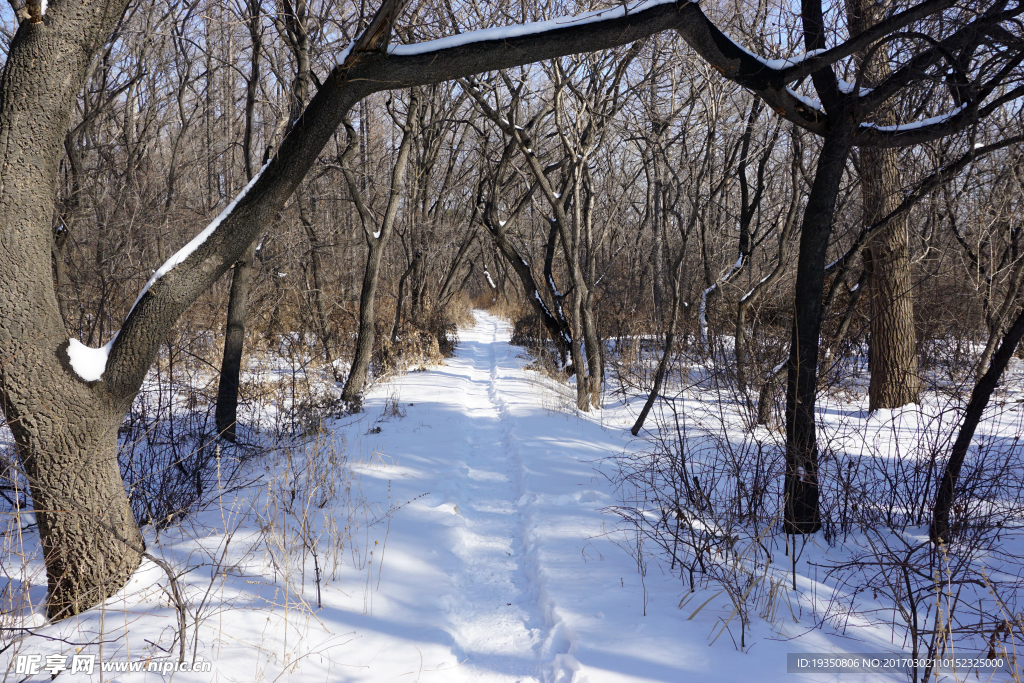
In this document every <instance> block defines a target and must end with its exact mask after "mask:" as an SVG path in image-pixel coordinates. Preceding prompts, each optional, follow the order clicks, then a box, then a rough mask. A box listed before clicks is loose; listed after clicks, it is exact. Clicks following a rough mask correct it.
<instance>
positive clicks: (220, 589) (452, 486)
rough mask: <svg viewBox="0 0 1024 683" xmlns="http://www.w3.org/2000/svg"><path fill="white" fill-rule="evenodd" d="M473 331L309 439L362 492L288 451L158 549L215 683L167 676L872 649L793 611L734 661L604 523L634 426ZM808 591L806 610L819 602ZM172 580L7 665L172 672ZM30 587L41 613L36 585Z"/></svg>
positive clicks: (364, 682)
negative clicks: (55, 659) (73, 659)
mask: <svg viewBox="0 0 1024 683" xmlns="http://www.w3.org/2000/svg"><path fill="white" fill-rule="evenodd" d="M476 317H477V324H476V325H475V327H474V328H473V329H470V330H462V331H460V333H459V334H460V343H459V347H458V353H457V356H456V357H455V358H452V359H450V360H449V361H448V362H447V363H446V364H445V365H443V366H437V367H433V368H430V369H426V370H423V371H420V372H410V373H408V374H407V375H405V376H403V377H399V378H397V379H395V380H394V381H392V382H390V383H382V384H381V385H378V386H377V387H376V388H375V389H374V391H373V392H371V393H370V395H369V396H368V398H367V400H366V403H365V408H366V409H365V412H364V413H363V414H361V415H360V416H359V417H358V418H356V419H352V418H346V419H345V420H343V421H341V422H339V423H336V424H335V425H333V427H332V429H331V430H330V431H329V432H328V433H327V434H326V435H322V438H321V439H320V440H318V441H317V444H318V445H317V446H316V448H319V449H320V451H319V452H321V453H324V452H326V453H344V456H345V457H346V458H347V460H348V463H349V465H350V466H351V467H352V468H353V469H354V470H355V472H356V475H357V477H356V478H355V479H345V481H341V477H343V476H344V473H343V471H340V470H338V471H335V470H333V469H331V468H330V467H325V466H324V465H323V464H322V462H321V465H319V466H317V467H316V468H315V470H313V469H308V470H306V471H305V472H309V474H306V473H304V472H299V471H298V470H297V469H291V468H292V467H293V465H292V464H291V463H292V460H291V456H287V462H283V461H282V460H281V457H280V456H277V457H275V459H273V460H272V461H268V462H265V463H254V465H253V466H254V467H255V471H254V473H253V476H257V475H259V476H261V477H262V479H261V480H260V481H261V482H262V483H260V484H259V485H258V486H257V487H256V489H255V491H242V492H240V493H238V494H233V495H236V496H237V497H235V498H233V499H229V498H227V497H225V499H224V500H223V501H222V502H221V504H220V505H219V506H217V507H216V509H213V510H207V511H206V512H203V513H200V514H199V515H197V516H196V517H195V518H194V519H190V520H187V521H186V523H184V524H182V525H181V526H179V527H172V528H171V529H168V530H167V531H165V532H163V534H162V535H161V537H160V539H159V542H158V543H157V542H156V541H154V542H153V544H152V545H151V548H153V552H156V553H159V554H160V555H162V556H163V558H164V560H165V561H166V562H167V563H168V564H169V565H170V566H172V567H175V568H176V569H178V570H179V571H180V572H181V574H180V578H179V582H180V583H182V584H184V585H183V591H184V592H185V593H186V594H187V595H188V596H189V606H188V610H187V615H186V622H187V630H186V632H187V635H188V638H187V650H188V655H189V657H190V658H191V657H192V656H194V657H195V658H196V659H197V660H198V661H203V660H206V661H210V662H212V663H213V665H214V674H213V675H212V676H211V674H209V673H186V672H177V673H175V674H174V680H176V681H178V682H179V683H180V682H182V681H196V682H199V681H202V682H204V683H208V682H209V681H245V682H247V683H251V682H252V681H278V680H294V681H314V680H315V681H332V683H333V682H334V681H345V682H349V681H351V682H353V683H355V682H359V683H383V682H385V681H417V682H419V681H424V682H427V681H437V682H438V683H491V682H494V683H514V682H519V683H624V682H627V681H628V682H631V683H650V682H659V683H677V682H679V681H685V680H711V679H714V680H715V681H716V683H717V682H719V681H720V682H722V683H724V682H726V681H744V682H746V681H750V680H752V679H759V680H765V681H767V680H779V681H782V680H786V681H794V682H795V681H811V680H813V681H831V680H836V678H835V676H829V675H827V674H816V675H815V674H811V675H806V674H805V675H801V674H787V673H786V654H787V653H788V652H797V651H800V652H834V651H837V650H838V651H842V648H843V647H844V645H845V647H850V648H852V651H879V650H882V649H883V648H882V646H881V645H882V642H879V643H875V644H874V645H868V644H867V643H850V642H845V641H844V642H841V641H839V639H838V638H837V637H836V636H834V635H828V634H826V633H824V632H822V631H820V630H816V629H815V628H814V626H813V620H811V619H810V618H809V615H808V616H805V613H804V612H797V613H792V612H791V613H790V614H793V619H790V618H788V617H786V616H783V617H782V618H779V619H776V624H775V628H774V629H773V628H772V627H770V626H769V625H767V624H766V623H765V622H764V621H762V620H755V622H754V623H753V624H752V625H751V627H750V629H749V630H748V632H747V635H746V637H747V641H746V642H747V645H748V647H747V651H746V652H741V651H739V648H738V647H737V644H738V642H739V641H738V637H737V636H738V634H737V633H734V631H735V630H736V624H735V622H733V623H732V626H730V627H729V628H723V625H728V624H729V620H730V613H731V612H732V610H733V605H732V603H731V602H730V600H729V598H728V597H727V596H726V595H725V594H724V593H722V592H720V591H718V589H717V588H712V589H710V590H709V589H706V588H705V589H702V590H699V591H698V593H697V594H696V595H688V594H687V591H686V586H685V585H684V584H683V582H682V581H681V580H680V577H679V573H678V571H670V570H668V568H666V567H663V566H661V565H659V564H658V563H657V562H656V561H655V560H654V558H651V557H648V559H647V564H646V570H647V571H646V575H645V576H641V573H640V572H639V571H638V568H637V563H636V560H635V559H634V558H633V556H632V555H631V554H630V552H628V548H629V547H630V546H631V545H632V548H633V549H634V550H635V538H632V537H631V536H630V535H629V534H628V533H626V532H624V531H622V530H620V529H618V528H617V518H616V517H615V516H614V515H611V514H609V513H607V512H606V509H607V508H608V507H609V506H611V505H614V504H615V503H616V502H617V497H616V493H615V490H614V487H613V486H612V485H611V484H610V483H609V481H608V478H607V477H606V476H605V473H608V472H609V471H610V470H611V467H612V466H611V465H609V464H608V463H607V462H604V459H606V458H608V457H609V456H614V455H617V454H620V453H622V452H623V449H628V448H635V447H637V446H638V444H636V443H635V442H633V441H632V440H631V438H630V437H629V434H628V431H627V429H628V427H629V425H631V424H632V420H633V416H632V414H630V412H629V410H628V408H625V407H623V406H621V405H619V404H614V405H612V404H608V405H606V406H605V409H604V411H603V412H602V413H601V414H600V415H591V416H586V417H581V416H577V415H576V414H574V413H573V411H572V410H571V408H569V409H565V408H566V405H567V404H571V401H572V396H571V390H570V388H569V387H566V386H564V385H556V384H555V383H553V382H552V381H551V380H547V379H544V378H542V377H541V376H539V375H538V374H537V373H534V372H532V371H529V370H524V369H523V367H522V366H523V365H525V364H526V363H527V362H528V360H526V359H524V358H523V357H521V355H520V353H521V351H520V349H518V348H515V347H511V346H510V345H509V344H508V338H509V334H510V329H509V326H508V325H507V324H506V323H505V322H503V321H502V320H500V319H498V318H496V317H494V316H491V315H489V314H487V313H483V312H479V311H478V312H476ZM640 445H642V444H640ZM295 462H296V463H302V462H305V463H308V462H309V456H308V455H307V456H304V459H303V458H298V459H296V461H295ZM296 467H297V465H296ZM303 467H308V465H303ZM310 477H312V479H311V478H310ZM260 487H262V491H263V493H262V494H261V493H260ZM275 487H276V489H275ZM337 487H349V488H350V489H351V490H352V491H353V493H354V495H353V497H352V498H351V499H350V500H352V501H361V502H360V503H359V504H357V505H355V507H352V505H351V504H350V503H349V504H346V505H348V507H346V505H340V506H338V507H337V508H335V507H334V506H335V503H331V504H330V505H328V504H327V502H328V501H329V500H335V499H333V498H331V495H334V494H330V495H326V496H325V493H324V492H325V491H327V490H334V489H335V488H337ZM272 489H273V490H278V491H279V492H280V493H279V494H277V497H276V498H275V497H274V496H273V495H271V493H270V492H271V490H272ZM297 492H298V493H297ZM351 529H355V531H356V534H357V535H358V537H357V538H356V539H355V541H354V542H352V541H351V540H348V541H346V542H345V545H344V556H343V557H342V556H340V555H339V554H338V548H339V546H338V543H337V541H336V540H332V539H337V538H348V536H347V534H348V530H351ZM225 530H226V531H225ZM343 530H345V531H344V532H343ZM332 553H333V554H332ZM318 572H322V573H319V574H318ZM317 576H319V577H320V580H319V581H318V580H317V578H316V577H317ZM801 580H802V582H803V583H804V584H806V585H807V586H808V587H809V589H808V590H807V592H806V593H805V594H810V591H812V590H816V587H817V585H818V584H814V582H812V581H810V579H806V580H804V579H803V578H802V579H801ZM166 583H167V582H166V579H165V576H164V574H163V572H162V571H161V570H160V569H158V568H157V567H156V566H155V565H153V564H152V563H148V564H146V565H144V566H143V568H142V569H140V571H139V572H137V574H136V576H135V577H134V578H133V580H132V582H131V584H130V585H129V587H128V590H127V591H126V594H127V598H124V597H117V598H114V599H111V600H110V601H108V603H107V605H106V606H105V608H104V610H92V611H90V612H89V613H87V614H86V615H83V616H81V617H79V618H77V619H69V620H66V621H64V622H61V623H60V624H58V625H56V626H53V627H47V628H46V629H44V630H43V631H42V632H41V633H40V636H41V637H40V638H33V640H32V642H29V643H27V644H25V646H24V647H25V649H23V650H22V651H25V652H28V651H30V650H31V651H39V652H42V653H43V654H50V653H51V652H61V653H64V654H68V655H69V656H70V654H71V653H72V652H73V650H72V648H74V647H80V646H79V645H78V644H79V643H96V642H100V641H102V642H103V643H105V645H104V646H102V647H101V648H100V649H99V650H98V652H99V654H100V657H101V659H102V660H103V661H109V660H115V659H118V658H121V659H123V660H126V661H127V660H134V661H139V660H140V659H147V658H156V659H161V660H163V659H166V658H168V657H172V656H174V655H175V653H176V652H177V647H178V642H179V641H178V638H177V634H178V629H177V628H176V625H177V623H178V622H177V616H176V613H175V610H174V609H173V607H172V605H171V602H170V600H169V598H168V596H169V595H170V593H169V591H168V590H167V588H166ZM822 588H823V589H824V586H822ZM33 591H35V593H34V595H37V597H39V598H40V602H41V598H42V596H44V595H45V587H44V586H39V587H37V588H33ZM716 591H718V592H716ZM318 599H319V602H320V604H319V605H318V604H317V603H318ZM682 599H685V600H687V601H688V602H687V603H686V607H685V609H680V601H681V600H682ZM119 601H120V602H119ZM793 604H799V599H797V598H794V600H793ZM697 605H702V607H701V608H700V609H696V606H697ZM698 613H699V614H698ZM38 618H40V619H41V617H38ZM794 636H799V637H800V641H799V644H797V643H795V642H790V641H789V638H791V637H794ZM55 637H59V638H63V640H55V639H54V638H55ZM751 644H753V645H751ZM709 646H710V647H709ZM89 647H90V648H94V647H95V646H94V645H90V646H89ZM104 648H105V649H104ZM76 651H77V650H76ZM88 651H92V650H88ZM4 666H6V662H4V661H3V659H2V657H0V670H2V668H3V667H4ZM76 676H78V677H77V678H69V680H72V679H73V680H83V679H84V677H83V676H80V675H77V674H76ZM898 678H900V677H893V678H888V679H887V678H885V677H881V676H878V677H864V678H863V680H865V681H868V680H871V681H879V680H897V679H898ZM91 679H92V680H117V681H161V680H166V679H164V678H163V677H162V676H160V675H159V674H153V673H134V674H127V673H123V674H118V675H117V676H116V677H113V678H112V677H111V676H110V675H109V674H108V675H107V677H106V678H105V679H103V677H102V676H101V675H99V674H98V672H97V675H95V676H93V677H92V678H91ZM0 680H4V679H0ZM18 680H21V679H20V678H19V679H18ZM26 680H32V681H36V680H39V681H43V680H49V677H48V675H47V676H43V677H40V678H38V679H37V678H29V679H26Z"/></svg>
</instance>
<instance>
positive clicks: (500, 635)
mask: <svg viewBox="0 0 1024 683" xmlns="http://www.w3.org/2000/svg"><path fill="white" fill-rule="evenodd" d="M505 327H506V325H505V323H503V322H501V321H499V320H497V319H495V318H492V317H489V316H488V317H486V318H484V319H482V320H481V321H479V323H478V325H477V326H476V328H475V329H474V330H472V331H470V332H467V333H464V339H463V340H462V342H461V344H460V347H459V354H458V356H457V357H456V358H455V359H452V360H451V361H449V363H448V369H449V370H450V371H451V372H453V373H456V374H459V375H462V376H463V377H464V378H465V379H464V381H463V382H460V384H461V388H462V391H461V392H460V393H459V395H458V397H457V400H458V402H459V403H461V410H460V412H461V413H462V414H463V415H465V416H466V417H465V419H463V420H460V422H461V423H462V424H461V425H460V427H461V430H462V431H463V436H464V441H465V446H464V450H463V453H462V455H463V456H464V458H463V460H462V461H461V462H460V463H458V466H456V467H454V468H453V471H452V472H451V475H452V482H451V486H450V489H449V491H448V495H449V497H450V499H451V500H450V502H451V503H452V505H453V506H454V507H453V511H457V514H459V515H460V516H461V517H462V518H463V520H464V524H463V525H461V526H460V527H458V530H457V531H456V533H455V534H454V537H453V539H452V540H453V543H452V552H453V554H454V555H455V556H456V557H457V558H458V559H459V563H458V564H457V565H456V566H454V567H452V568H451V569H450V570H449V575H450V576H451V579H452V585H453V586H454V587H455V588H456V589H457V590H456V591H454V592H453V593H451V594H448V595H446V596H445V597H444V603H445V605H446V607H447V608H448V610H449V612H448V619H449V628H450V632H451V634H452V637H453V639H454V641H455V648H454V650H455V653H456V655H457V656H458V658H459V660H460V661H462V662H465V664H464V665H463V666H464V667H465V668H466V669H467V671H466V673H468V672H469V671H472V672H473V673H472V675H471V676H470V678H472V679H473V680H480V681H484V680H502V681H504V680H515V681H524V682H525V681H544V682H547V681H559V680H568V678H569V677H571V673H570V674H569V677H566V676H565V675H564V674H563V672H562V671H561V669H560V667H558V666H557V665H556V663H555V658H556V657H557V655H558V654H561V653H562V652H564V651H566V650H567V649H568V646H569V644H568V642H567V641H566V640H565V638H564V636H563V635H561V633H560V632H559V630H558V629H557V622H556V620H555V618H554V611H553V609H552V605H551V604H550V600H549V599H548V596H547V594H546V591H545V590H544V585H543V579H542V575H543V571H542V568H541V565H540V557H539V553H538V544H537V542H536V539H535V537H534V534H533V519H532V517H533V505H532V503H533V501H534V500H535V498H536V497H535V495H534V494H533V493H532V492H531V491H530V490H529V478H528V477H527V476H526V471H525V468H524V462H523V454H522V453H521V451H520V448H519V446H518V442H519V439H518V438H517V434H516V428H517V425H516V422H515V418H514V417H513V416H512V415H511V413H510V411H509V408H508V405H507V403H506V401H505V399H504V398H503V395H502V386H501V385H502V383H503V382H505V383H515V382H522V381H523V380H522V379H521V378H508V377H505V376H506V375H508V374H509V371H511V370H513V369H517V367H518V365H517V364H515V363H514V361H515V357H514V356H513V355H512V352H511V349H510V348H509V346H508V344H507V343H505V340H506V339H507V337H508V331H507V329H505ZM506 365H507V366H508V367H505V366H506ZM452 398H456V397H452ZM480 660H486V662H487V668H486V671H485V670H477V669H476V667H475V666H474V662H476V661H480Z"/></svg>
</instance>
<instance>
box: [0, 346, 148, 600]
mask: <svg viewBox="0 0 1024 683" xmlns="http://www.w3.org/2000/svg"><path fill="white" fill-rule="evenodd" d="M35 370H36V372H35V373H33V374H34V376H35V378H36V379H37V381H39V385H37V386H36V387H34V390H33V391H30V392H25V393H24V394H22V395H15V394H14V392H7V396H6V397H5V398H6V399H7V401H6V405H5V406H4V409H5V412H6V414H7V415H8V418H9V419H10V420H11V429H12V431H13V432H14V437H15V442H16V443H17V446H18V453H19V455H20V456H21V461H22V464H23V466H24V473H25V476H26V477H27V478H28V480H29V484H30V489H31V493H32V502H33V512H34V513H35V515H36V518H37V520H38V522H39V537H40V539H41V540H42V549H43V559H44V561H45V563H46V574H47V581H48V585H49V601H48V604H47V616H49V617H50V618H51V619H54V620H56V619H62V618H64V617H67V616H71V615H74V614H78V613H79V612H82V611H83V610H85V609H88V608H89V607H91V606H93V605H94V604H96V603H97V602H100V601H101V600H104V599H105V598H107V597H109V596H111V595H113V594H114V593H115V592H116V591H117V590H118V589H119V588H120V587H121V586H123V585H124V583H125V582H126V581H127V580H128V578H129V577H130V576H131V574H132V572H134V571H135V569H136V568H137V567H138V565H139V561H140V555H141V553H142V551H143V542H142V537H141V535H140V533H139V530H138V526H137V525H136V523H135V518H134V516H133V514H132V510H131V507H130V506H129V504H128V498H127V496H126V495H125V490H124V484H123V483H122V480H121V472H120V469H119V468H118V463H117V429H118V426H120V424H121V421H122V419H123V418H124V413H123V411H122V410H120V409H118V408H117V407H116V406H112V405H110V404H109V403H108V402H107V401H106V400H104V398H105V397H102V396H98V395H97V394H99V393H101V392H98V391H96V389H95V388H94V387H93V386H86V385H82V384H81V383H80V382H78V381H77V380H76V379H74V378H71V377H69V376H68V370H67V369H66V368H65V367H61V366H60V365H58V364H56V363H52V360H51V361H49V367H37V368H36V369H35ZM44 386H45V387H47V388H49V389H50V390H49V391H47V390H46V389H43V387H44ZM40 403H42V404H45V406H46V409H45V410H40ZM29 415H31V418H32V419H22V417H23V416H26V417H27V416H29ZM11 418H13V419H11Z"/></svg>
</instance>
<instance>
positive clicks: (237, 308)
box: [214, 242, 256, 443]
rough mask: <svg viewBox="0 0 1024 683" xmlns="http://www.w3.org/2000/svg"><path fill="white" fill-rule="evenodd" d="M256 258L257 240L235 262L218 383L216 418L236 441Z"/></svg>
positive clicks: (224, 432)
mask: <svg viewBox="0 0 1024 683" xmlns="http://www.w3.org/2000/svg"><path fill="white" fill-rule="evenodd" d="M255 258H256V243H255V242H253V244H251V245H250V246H249V249H248V250H247V251H246V252H245V255H244V256H242V258H241V259H240V260H239V261H238V262H237V263H236V264H235V269H234V274H233V275H232V276H231V296H230V298H229V299H228V319H227V330H226V333H225V335H224V357H223V359H222V361H221V365H220V382H219V383H218V384H217V409H216V411H215V416H214V421H215V423H216V425H217V432H218V433H219V434H220V435H221V436H223V437H224V438H225V439H227V440H228V441H230V442H232V443H234V441H235V426H236V424H237V419H238V386H239V380H240V378H241V368H242V349H243V347H244V346H245V313H246V310H247V309H248V307H249V282H250V279H251V277H252V262H253V260H254V259H255Z"/></svg>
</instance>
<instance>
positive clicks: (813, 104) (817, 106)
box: [786, 88, 825, 111]
mask: <svg viewBox="0 0 1024 683" xmlns="http://www.w3.org/2000/svg"><path fill="white" fill-rule="evenodd" d="M786 92H788V93H789V94H790V95H792V96H793V97H795V98H796V99H798V100H800V101H801V102H803V103H804V104H806V105H807V106H808V107H810V108H811V109H814V110H816V111H825V109H824V107H822V106H821V102H819V101H818V100H816V99H814V98H813V97H808V96H807V95H801V94H800V93H798V92H797V91H796V90H793V89H792V88H786Z"/></svg>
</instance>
